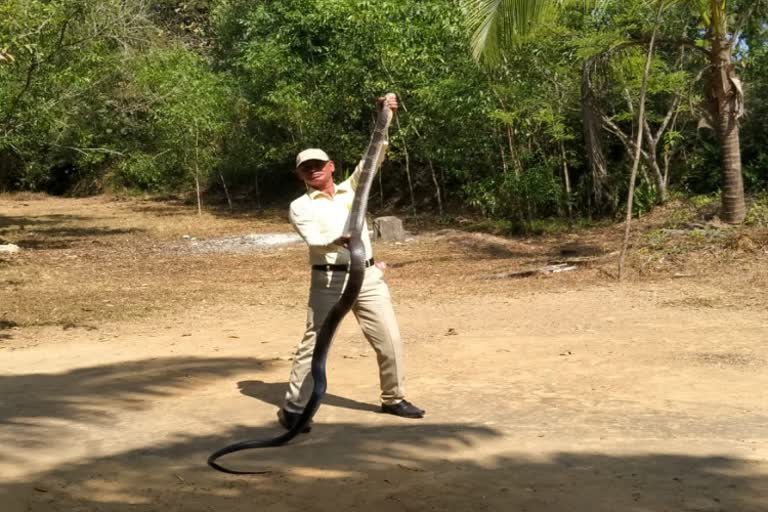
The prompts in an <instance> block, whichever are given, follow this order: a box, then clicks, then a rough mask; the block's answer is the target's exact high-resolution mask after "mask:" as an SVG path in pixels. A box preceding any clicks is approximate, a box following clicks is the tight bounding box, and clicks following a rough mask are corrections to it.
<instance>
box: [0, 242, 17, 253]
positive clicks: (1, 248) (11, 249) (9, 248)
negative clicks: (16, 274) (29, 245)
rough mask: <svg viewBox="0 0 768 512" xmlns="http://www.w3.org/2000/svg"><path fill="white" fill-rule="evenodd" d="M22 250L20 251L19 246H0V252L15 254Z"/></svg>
mask: <svg viewBox="0 0 768 512" xmlns="http://www.w3.org/2000/svg"><path fill="white" fill-rule="evenodd" d="M20 250H21V249H19V246H18V245H14V244H3V245H0V252H5V253H13V252H19V251H20Z"/></svg>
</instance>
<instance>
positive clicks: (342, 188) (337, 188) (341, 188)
mask: <svg viewBox="0 0 768 512" xmlns="http://www.w3.org/2000/svg"><path fill="white" fill-rule="evenodd" d="M333 186H334V194H339V193H344V192H349V191H350V190H351V188H350V186H349V183H348V182H346V181H345V182H344V183H342V184H341V185H336V184H335V183H334V185H333ZM307 195H308V196H309V198H310V199H317V198H318V197H327V198H329V199H332V198H331V197H330V196H329V195H328V194H326V193H325V192H323V191H322V190H317V189H316V188H311V187H307Z"/></svg>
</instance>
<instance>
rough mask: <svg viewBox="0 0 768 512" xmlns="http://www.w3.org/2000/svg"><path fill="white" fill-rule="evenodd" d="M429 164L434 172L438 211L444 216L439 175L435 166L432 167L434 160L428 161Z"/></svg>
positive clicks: (433, 179) (433, 181)
mask: <svg viewBox="0 0 768 512" xmlns="http://www.w3.org/2000/svg"><path fill="white" fill-rule="evenodd" d="M427 161H428V162H429V170H430V171H432V183H434V185H435V197H437V211H438V212H439V213H440V216H441V217H442V216H443V199H442V197H440V182H438V181H437V173H436V172H435V166H434V165H432V159H431V158H429V159H428V160H427Z"/></svg>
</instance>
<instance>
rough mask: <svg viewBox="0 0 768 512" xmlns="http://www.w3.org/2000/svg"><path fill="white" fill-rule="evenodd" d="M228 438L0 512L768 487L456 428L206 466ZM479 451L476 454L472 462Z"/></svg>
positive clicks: (713, 470)
mask: <svg viewBox="0 0 768 512" xmlns="http://www.w3.org/2000/svg"><path fill="white" fill-rule="evenodd" d="M275 433H276V432H275V430H274V429H245V428H243V427H235V428H232V429H230V430H228V431H226V432H223V433H221V435H216V436H204V437H195V436H188V437H185V438H177V439H175V440H174V441H172V442H158V443H156V444H154V445H152V446H146V447H143V448H141V449H137V450H130V451H125V452H122V453H116V454H114V455H110V456H106V457H97V458H92V459H89V460H82V461H79V462H75V463H69V464H65V465H61V466H60V467H57V468H55V469H52V470H50V471H48V472H44V473H41V474H36V475H30V476H28V477H26V478H23V479H21V480H19V481H15V482H5V483H2V484H0V499H2V500H3V502H4V503H5V504H6V506H7V507H8V508H4V511H5V512H20V511H31V512H52V511H68V512H70V511H89V512H91V511H110V512H129V511H139V510H140V511H155V510H157V511H163V512H174V511H185V512H196V511H201V512H202V511H232V512H238V511H243V512H245V511H249V512H250V511H253V510H260V511H297V512H298V511H325V510H327V511H338V510H342V511H347V510H349V511H352V510H355V511H358V510H364V511H366V512H379V511H390V510H405V511H411V510H412V511H417V510H418V511H422V510H439V511H444V510H458V511H500V512H501V511H528V512H555V511H558V512H559V511H569V512H570V511H573V512H618V511H621V512H663V511H688V510H690V511H733V512H762V511H766V510H768V498H767V495H766V492H768V491H767V489H768V475H766V474H765V473H762V474H761V473H760V472H759V471H758V470H757V468H756V467H755V466H754V465H753V464H752V463H750V462H749V461H746V460H740V459H735V458H726V457H714V456H713V457H692V456H684V455H674V454H661V453H657V454H648V455H641V456H614V455H608V454H600V453H576V452H570V453H557V454H551V455H549V456H542V457H541V458H537V459H535V460H534V459H530V458H526V457H521V456H516V455H514V454H498V455H492V456H487V455H485V456H482V455H479V454H478V455H475V454H476V453H477V452H476V451H475V450H476V448H482V447H483V446H484V445H488V444H489V443H493V442H494V441H495V440H498V438H499V437H500V435H501V434H500V433H499V432H497V431H494V430H492V429H488V428H485V427H478V426H472V425H461V424H450V425H449V424H427V423H409V424H407V425H406V424H397V425H394V424H392V425H386V426H378V427H375V426H364V425H359V424H335V425H328V424H319V425H316V427H315V429H314V430H313V432H312V433H311V434H309V435H304V436H301V437H300V438H299V439H298V440H297V441H295V442H294V443H293V444H290V445H288V446H284V447H281V448H272V449H265V450H252V451H249V452H241V453H238V454H234V455H231V456H229V457H228V458H225V459H224V460H225V462H226V463H227V464H230V465H232V466H235V467H237V468H239V469H248V470H259V471H264V470H268V471H270V472H269V473H268V474H265V475H258V476H231V475H225V474H222V473H218V472H215V471H213V470H211V469H209V468H208V467H206V466H205V463H204V461H205V459H206V457H207V456H208V454H209V453H210V452H211V451H213V450H214V449H216V448H219V447H221V446H223V445H224V444H227V443H229V442H231V441H233V440H235V439H243V438H256V439H259V438H267V437H270V436H273V435H274V434H275ZM485 453H487V452H485Z"/></svg>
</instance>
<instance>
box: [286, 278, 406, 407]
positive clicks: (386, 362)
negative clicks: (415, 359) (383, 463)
mask: <svg viewBox="0 0 768 512" xmlns="http://www.w3.org/2000/svg"><path fill="white" fill-rule="evenodd" d="M347 275H348V274H347V273H346V272H338V271H336V272H333V271H331V272H325V271H319V270H313V271H312V285H311V288H310V290H309V307H308V311H307V329H306V331H305V333H304V337H303V338H302V340H301V342H299V346H298V348H297V349H296V354H295V355H294V358H293V368H292V369H291V377H290V382H289V384H288V392H287V393H286V395H285V405H284V407H285V409H286V410H287V411H290V412H301V411H302V410H304V406H305V405H306V404H307V402H308V401H309V397H310V395H311V394H312V387H313V385H314V381H313V379H312V375H311V373H310V371H311V363H312V352H313V351H314V348H315V337H316V335H317V331H318V330H319V329H320V326H321V325H322V323H323V320H325V316H326V315H327V314H328V311H329V310H330V309H331V307H333V305H334V304H336V302H337V301H338V300H339V297H340V296H341V292H342V291H343V289H344V284H345V283H346V279H347ZM352 312H353V313H354V314H355V318H356V319H357V323H358V324H359V325H360V328H361V329H362V330H363V334H364V335H365V337H366V339H367V340H368V342H369V343H370V344H371V346H372V347H373V349H374V350H375V351H376V357H377V360H378V363H379V380H380V382H381V402H382V403H383V404H387V405H391V404H395V403H397V402H399V401H401V400H402V399H403V397H404V395H405V389H404V377H405V376H404V368H403V349H402V345H401V342H400V329H399V328H398V325H397V319H396V318H395V311H394V309H393V308H392V300H391V297H390V295H389V288H388V287H387V284H386V283H385V282H384V279H383V272H382V271H381V270H379V269H378V268H376V267H375V266H372V267H368V268H367V269H366V271H365V279H364V281H363V287H362V289H361V290H360V295H359V296H358V298H357V302H355V305H354V306H353V307H352Z"/></svg>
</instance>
